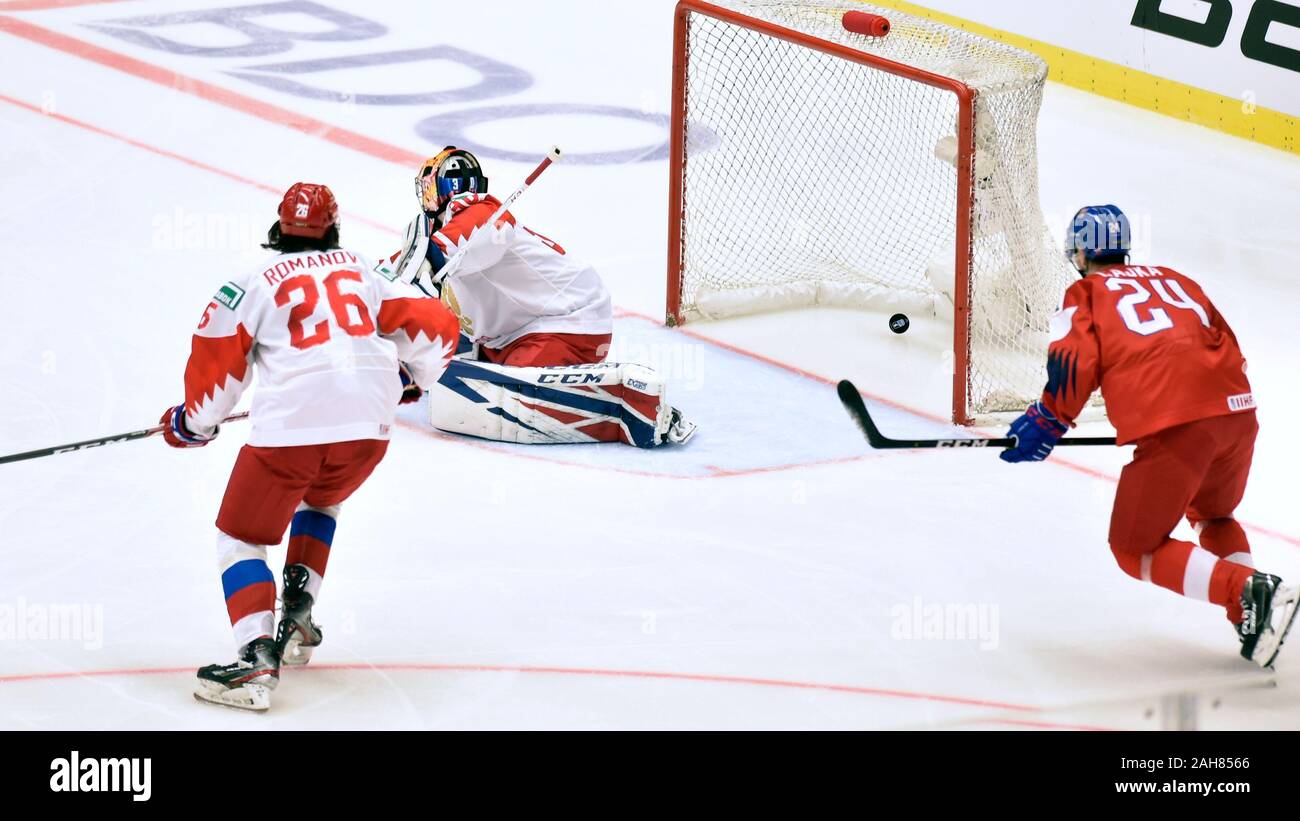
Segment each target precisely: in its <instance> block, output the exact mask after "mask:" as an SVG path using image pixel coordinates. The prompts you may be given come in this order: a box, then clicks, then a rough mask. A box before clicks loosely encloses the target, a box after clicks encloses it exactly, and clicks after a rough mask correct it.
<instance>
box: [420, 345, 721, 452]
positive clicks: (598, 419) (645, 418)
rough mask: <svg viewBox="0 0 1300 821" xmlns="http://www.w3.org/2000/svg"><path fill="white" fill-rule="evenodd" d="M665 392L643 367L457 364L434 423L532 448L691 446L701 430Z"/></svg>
mask: <svg viewBox="0 0 1300 821" xmlns="http://www.w3.org/2000/svg"><path fill="white" fill-rule="evenodd" d="M664 389H665V384H664V380H663V378H662V377H661V376H659V374H658V373H656V372H655V371H654V370H652V369H650V368H647V367H645V366H643V365H631V364H619V363H614V362H601V363H597V364H591V365H569V366H563V367H550V368H518V367H512V366H508V365H495V364H492V363H490V362H477V361H468V360H464V359H456V360H453V361H452V363H451V365H450V367H448V369H447V371H446V373H444V374H443V376H442V379H441V380H439V383H438V386H437V387H436V388H435V389H434V390H431V391H429V421H430V422H431V423H432V424H433V426H434V427H436V428H438V429H439V430H443V431H447V432H448V433H459V434H464V435H467V436H475V437H478V438H480V439H490V440H493V441H497V442H516V443H519V444H529V445H549V444H582V443H595V442H622V443H624V444H627V445H633V446H634V447H639V448H653V447H658V446H659V445H663V444H683V443H685V442H686V441H688V440H689V439H690V438H691V437H692V436H694V434H695V429H696V426H695V425H694V424H693V423H691V422H687V421H686V420H685V419H683V418H682V416H681V414H680V413H679V412H678V411H677V410H676V409H675V408H673V407H672V406H670V405H669V404H668V403H667V401H665V399H664Z"/></svg>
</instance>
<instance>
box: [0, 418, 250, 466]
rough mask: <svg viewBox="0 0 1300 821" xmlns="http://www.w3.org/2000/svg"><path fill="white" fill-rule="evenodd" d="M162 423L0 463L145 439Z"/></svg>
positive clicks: (14, 456) (10, 457)
mask: <svg viewBox="0 0 1300 821" xmlns="http://www.w3.org/2000/svg"><path fill="white" fill-rule="evenodd" d="M247 418H248V411H244V412H243V413H237V414H235V415H234V416H227V417H226V418H225V419H223V420H221V423H222V424H223V425H224V424H225V423H226V422H235V421H238V420H240V419H247ZM163 429H164V426H163V425H158V426H157V427H152V428H146V429H145V430H134V431H131V432H130V433H119V434H118V435H116V436H105V437H102V438H100V439H87V440H86V441H84V442H73V443H72V444H70V445H56V446H55V447H52V448H41V449H40V450H29V451H27V452H26V453H11V454H9V455H8V456H0V465H3V464H5V463H7V462H23V461H26V460H28V459H41V458H43V457H46V456H54V455H55V454H57V453H72V452H73V451H77V450H86V449H88V448H97V447H100V446H102V445H116V444H117V443H118V442H130V441H131V440H133V439H147V438H149V437H150V436H157V435H158V434H160V433H162V432H163Z"/></svg>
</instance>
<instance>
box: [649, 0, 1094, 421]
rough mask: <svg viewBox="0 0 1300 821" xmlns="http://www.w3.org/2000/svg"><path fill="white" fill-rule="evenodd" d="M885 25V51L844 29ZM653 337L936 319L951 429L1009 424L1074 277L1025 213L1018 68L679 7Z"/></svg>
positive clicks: (1022, 68)
mask: <svg viewBox="0 0 1300 821" xmlns="http://www.w3.org/2000/svg"><path fill="white" fill-rule="evenodd" d="M850 11H854V12H867V13H872V14H877V15H880V16H883V17H885V18H887V19H888V20H889V22H890V23H891V29H890V30H889V32H888V34H887V35H886V36H883V37H873V36H868V35H864V34H858V33H854V32H852V31H849V30H847V29H846V27H845V22H844V17H845V13H846V12H850ZM674 47H675V54H674V60H673V72H674V81H673V96H674V100H673V145H672V172H671V173H672V177H671V199H672V202H671V214H670V238H669V268H668V322H669V323H670V324H680V323H683V322H688V321H692V320H699V319H715V318H722V317H727V316H735V315H739V314H747V313H758V312H763V311H772V310H781V309H785V308H795V307H808V306H818V305H824V306H840V307H860V308H869V309H880V310H890V309H893V310H898V311H901V312H903V313H908V314H910V315H917V313H918V312H925V313H929V314H932V315H936V316H940V317H944V318H945V319H947V318H948V317H951V321H952V327H953V334H952V344H953V357H952V362H953V370H954V374H953V397H952V399H953V402H952V415H953V420H954V421H955V422H958V423H960V424H971V423H973V422H977V421H980V420H981V419H983V418H985V417H989V418H992V417H996V415H998V414H1000V413H1003V412H1008V411H1017V410H1023V409H1024V406H1025V404H1026V403H1027V402H1030V401H1032V400H1033V399H1035V398H1037V396H1038V395H1039V393H1040V392H1041V390H1042V387H1043V383H1044V379H1045V376H1046V374H1045V370H1044V359H1045V352H1046V348H1047V342H1048V340H1047V329H1048V325H1049V319H1050V317H1051V315H1052V313H1053V312H1054V311H1055V310H1056V309H1057V307H1058V306H1059V305H1060V300H1061V297H1062V295H1063V294H1064V292H1065V289H1066V287H1067V286H1068V285H1069V284H1070V282H1071V281H1073V279H1074V278H1075V277H1076V276H1077V275H1075V274H1074V272H1073V271H1072V270H1071V269H1070V268H1069V266H1068V264H1067V263H1066V261H1065V260H1064V258H1063V255H1062V254H1061V252H1060V251H1059V250H1058V249H1057V247H1056V246H1055V245H1054V244H1053V241H1052V239H1051V237H1050V236H1049V233H1048V231H1047V228H1046V226H1045V225H1044V222H1043V218H1042V213H1041V210H1040V206H1039V200H1038V166H1037V142H1036V135H1035V129H1036V125H1037V118H1038V109H1039V105H1040V103H1041V100H1042V92H1043V83H1044V81H1045V79H1046V76H1047V67H1046V65H1045V64H1044V62H1043V61H1042V60H1040V59H1039V58H1038V57H1036V56H1035V55H1033V54H1030V53H1028V52H1025V51H1021V50H1019V49H1016V48H1013V47H1010V46H1006V45H1003V44H1001V43H997V42H994V41H992V40H988V39H985V38H982V37H978V36H976V35H972V34H970V33H967V32H965V31H961V30H959V29H956V28H952V27H949V26H944V25H941V24H937V23H934V22H931V21H929V20H926V19H923V18H919V17H914V16H911V15H907V14H902V13H899V12H896V11H891V10H886V9H882V8H876V7H872V6H870V5H866V4H862V3H845V2H841V3H834V2H818V1H817V0H802V1H800V0H717V2H714V3H705V2H697V0H682V2H680V3H679V4H678V7H677V21H676V35H675V46H674Z"/></svg>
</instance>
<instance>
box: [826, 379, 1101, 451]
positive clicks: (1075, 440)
mask: <svg viewBox="0 0 1300 821" xmlns="http://www.w3.org/2000/svg"><path fill="white" fill-rule="evenodd" d="M836 390H838V391H839V394H840V401H841V402H843V403H844V409H845V410H846V411H848V412H849V416H851V417H853V421H854V422H856V423H857V425H858V427H859V428H861V429H862V432H863V433H864V434H866V437H867V441H868V442H870V443H871V446H872V447H873V448H876V449H878V450H883V449H890V448H906V449H915V448H1013V447H1015V446H1016V440H1015V439H1010V438H1001V439H980V438H970V437H967V438H964V439H890V438H889V437H888V436H885V435H884V434H883V433H881V432H880V428H878V427H876V423H875V422H874V421H873V420H872V419H871V414H870V413H869V412H868V411H867V403H866V402H864V401H862V394H860V393H858V389H857V388H855V387H853V383H852V382H850V381H849V380H847V379H845V380H843V381H841V382H840V384H839V387H838V388H836ZM1056 444H1057V445H1114V444H1115V438H1114V437H1113V436H1076V437H1066V438H1064V439H1062V440H1061V441H1059V442H1057V443H1056Z"/></svg>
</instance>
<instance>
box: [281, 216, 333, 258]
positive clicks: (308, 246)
mask: <svg viewBox="0 0 1300 821" xmlns="http://www.w3.org/2000/svg"><path fill="white" fill-rule="evenodd" d="M262 247H263V248H269V249H270V250H272V251H279V252H280V253H282V254H300V253H302V252H303V251H329V250H331V249H334V248H338V247H339V227H338V225H337V224H334V225H331V226H330V227H329V230H327V231H326V232H325V236H323V237H321V238H320V239H313V238H312V237H293V236H289V235H287V234H284V233H282V232H281V231H280V221H279V220H276V221H275V222H273V223H271V229H270V230H269V231H267V232H266V242H264V243H262Z"/></svg>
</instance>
